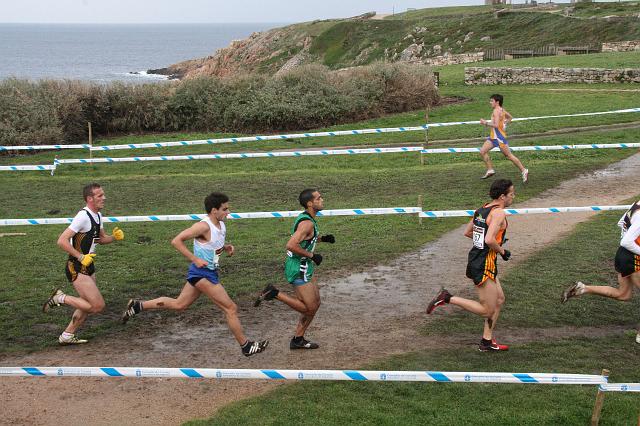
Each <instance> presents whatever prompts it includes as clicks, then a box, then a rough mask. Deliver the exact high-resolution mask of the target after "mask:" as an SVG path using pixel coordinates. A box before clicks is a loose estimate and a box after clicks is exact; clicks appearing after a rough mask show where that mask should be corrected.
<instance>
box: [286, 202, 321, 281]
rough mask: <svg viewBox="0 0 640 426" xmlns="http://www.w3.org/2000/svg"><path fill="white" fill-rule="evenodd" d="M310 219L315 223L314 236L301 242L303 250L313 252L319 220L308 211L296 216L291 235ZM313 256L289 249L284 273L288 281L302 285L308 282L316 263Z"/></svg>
mask: <svg viewBox="0 0 640 426" xmlns="http://www.w3.org/2000/svg"><path fill="white" fill-rule="evenodd" d="M305 220H309V221H311V223H312V224H313V237H312V238H310V239H308V240H302V242H300V243H299V245H300V248H301V249H302V250H305V251H308V252H310V253H313V250H314V249H315V247H316V242H317V240H318V222H316V220H315V219H314V218H313V217H311V215H309V213H307V212H306V211H305V212H303V213H300V215H298V217H297V218H296V221H295V222H294V224H293V227H292V228H291V235H294V234H295V233H296V230H297V229H298V225H300V223H301V222H302V221H305ZM310 260H311V258H308V257H306V256H300V255H299V254H296V253H293V252H292V251H291V250H287V260H286V261H285V264H284V274H285V276H286V277H287V281H288V282H289V283H291V284H293V285H302V284H305V283H308V282H309V281H310V280H311V277H312V276H313V270H314V269H315V268H314V264H313V262H311V261H310Z"/></svg>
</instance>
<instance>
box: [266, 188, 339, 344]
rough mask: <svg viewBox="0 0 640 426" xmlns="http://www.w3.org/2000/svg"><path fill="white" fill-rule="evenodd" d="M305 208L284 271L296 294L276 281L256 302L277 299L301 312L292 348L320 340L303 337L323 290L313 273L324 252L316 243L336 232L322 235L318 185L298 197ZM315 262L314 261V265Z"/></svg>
mask: <svg viewBox="0 0 640 426" xmlns="http://www.w3.org/2000/svg"><path fill="white" fill-rule="evenodd" d="M298 201H300V205H301V206H302V207H304V212H302V213H300V215H298V217H297V218H296V220H295V222H294V223H293V227H292V229H291V238H289V241H288V242H287V260H286V261H285V266H284V273H285V277H286V279H287V281H288V282H289V283H290V284H292V285H293V290H294V291H295V296H290V295H288V294H287V293H284V292H282V291H280V290H278V289H277V288H275V287H274V286H273V285H268V286H267V287H265V289H264V290H262V293H260V296H259V297H258V299H257V300H256V302H255V303H254V306H258V305H260V303H261V302H262V301H263V300H273V299H277V300H279V301H281V302H282V303H284V304H285V305H287V306H289V307H290V308H291V309H293V310H295V311H298V312H300V314H301V315H300V319H299V321H298V324H297V325H296V330H295V334H294V336H293V338H292V339H291V342H290V344H289V348H290V349H317V348H318V347H319V346H318V344H317V343H313V342H310V341H308V340H306V339H305V338H304V333H305V331H306V330H307V328H308V327H309V324H311V321H312V320H313V317H314V316H315V315H316V312H317V311H318V308H319V307H320V290H319V288H318V285H317V284H316V277H315V276H313V272H314V268H315V266H320V264H321V263H322V256H321V255H320V254H318V253H314V250H315V248H316V243H317V242H319V241H321V242H325V243H330V244H333V243H335V242H336V239H335V237H334V236H333V235H322V236H320V235H319V232H318V224H317V223H316V214H317V213H318V212H319V211H320V210H322V209H323V208H324V200H323V199H322V195H321V194H320V192H318V191H317V190H315V189H305V190H304V191H302V192H301V193H300V196H299V197H298ZM314 264H315V265H314Z"/></svg>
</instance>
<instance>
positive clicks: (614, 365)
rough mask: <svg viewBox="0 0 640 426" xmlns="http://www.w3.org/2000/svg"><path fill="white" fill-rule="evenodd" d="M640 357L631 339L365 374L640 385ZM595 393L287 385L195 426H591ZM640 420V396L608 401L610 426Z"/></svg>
mask: <svg viewBox="0 0 640 426" xmlns="http://www.w3.org/2000/svg"><path fill="white" fill-rule="evenodd" d="M416 350H419V348H416ZM638 352H639V349H638V348H637V347H634V346H633V344H632V343H630V342H629V339H628V338H623V337H620V338H618V337H610V338H601V339H565V340H552V341H549V342H544V344H541V343H530V344H523V345H516V346H514V347H512V350H511V351H509V352H508V353H503V354H487V353H480V352H478V351H475V350H471V349H467V348H465V349H464V350H460V348H457V349H456V348H452V349H438V350H425V351H421V352H415V353H411V354H407V355H403V356H397V357H393V358H390V359H388V360H386V361H384V362H379V363H376V364H373V365H367V366H365V367H363V369H368V370H383V371H398V370H402V371H476V372H488V371H498V372H513V373H536V372H538V373H543V372H546V373H551V372H554V373H582V374H600V371H601V369H602V368H608V369H610V371H611V376H610V381H611V382H614V381H617V382H624V381H629V382H630V381H637V379H638V373H637V368H636V364H637V363H636V360H637V357H638ZM345 367H349V368H354V367H356V366H345ZM595 394H596V387H595V386H578V385H524V384H473V383H449V384H447V383H395V382H394V383H389V382H387V383H382V382H306V383H295V384H290V385H284V386H280V387H278V388H277V389H275V390H273V391H271V392H268V393H267V394H265V395H263V396H260V397H256V398H250V399H246V400H243V401H240V402H237V403H234V404H231V405H229V406H227V407H225V408H223V409H222V410H220V411H219V412H218V413H217V414H216V415H215V416H214V417H212V418H211V419H209V420H201V421H192V422H188V423H187V424H188V425H204V424H216V425H227V424H228V425H230V424H248V425H252V424H255V425H258V424H273V425H280V424H282V425H284V424H292V423H295V424H327V425H342V424H371V425H374V424H375V425H379V424H382V425H397V424H429V425H451V424H480V425H490V424H519V425H520V424H532V425H533V424H535V425H539V424H545V425H547V424H548V425H555V424H587V423H588V421H589V419H590V417H591V413H592V409H593V404H594V400H595ZM637 416H638V396H637V394H621V393H609V394H607V395H606V399H605V403H604V409H603V411H602V420H601V424H602V425H614V424H634V422H635V421H636V420H637Z"/></svg>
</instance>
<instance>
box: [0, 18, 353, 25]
mask: <svg viewBox="0 0 640 426" xmlns="http://www.w3.org/2000/svg"><path fill="white" fill-rule="evenodd" d="M329 19H341V18H329ZM323 20H324V19H323ZM305 22H306V21H305ZM292 23H296V22H294V21H280V22H277V21H269V22H268V21H242V22H241V21H238V22H0V25H22V24H28V25H211V24H292Z"/></svg>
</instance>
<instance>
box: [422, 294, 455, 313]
mask: <svg viewBox="0 0 640 426" xmlns="http://www.w3.org/2000/svg"><path fill="white" fill-rule="evenodd" d="M449 300H451V293H449V292H448V291H447V290H446V289H444V288H443V289H441V290H440V293H438V295H437V296H436V297H434V298H433V300H432V301H431V302H429V305H428V306H427V313H428V314H430V313H431V312H433V310H434V309H435V308H437V307H438V306H442V305H444V304H447V303H449Z"/></svg>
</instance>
